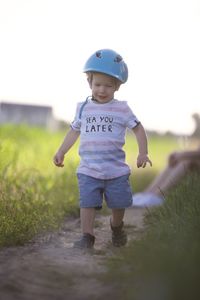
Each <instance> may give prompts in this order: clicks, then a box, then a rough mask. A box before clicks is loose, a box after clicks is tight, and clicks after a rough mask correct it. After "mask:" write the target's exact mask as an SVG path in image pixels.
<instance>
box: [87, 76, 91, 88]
mask: <svg viewBox="0 0 200 300" xmlns="http://www.w3.org/2000/svg"><path fill="white" fill-rule="evenodd" d="M87 81H88V84H89V86H90V88H92V82H91V78H89V77H88V78H87Z"/></svg>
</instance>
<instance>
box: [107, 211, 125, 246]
mask: <svg viewBox="0 0 200 300" xmlns="http://www.w3.org/2000/svg"><path fill="white" fill-rule="evenodd" d="M124 213H125V209H116V208H115V209H112V217H111V219H110V227H111V230H112V243H113V245H114V246H116V247H120V246H124V245H125V244H126V243H127V235H126V233H125V231H124V230H123V226H124V222H123V218H124Z"/></svg>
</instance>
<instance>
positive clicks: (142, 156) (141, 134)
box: [132, 123, 152, 168]
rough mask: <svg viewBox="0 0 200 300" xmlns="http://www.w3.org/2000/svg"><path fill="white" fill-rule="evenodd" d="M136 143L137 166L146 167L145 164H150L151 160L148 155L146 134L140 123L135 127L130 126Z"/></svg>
mask: <svg viewBox="0 0 200 300" xmlns="http://www.w3.org/2000/svg"><path fill="white" fill-rule="evenodd" d="M132 130H133V132H134V134H135V136H136V139H137V143H138V149H139V154H138V157H137V167H138V168H140V167H143V168H145V167H146V164H147V163H149V164H150V166H152V162H151V160H150V159H149V157H148V144H147V136H146V132H145V130H144V127H143V126H142V124H141V123H140V124H138V125H137V126H136V127H134V128H132Z"/></svg>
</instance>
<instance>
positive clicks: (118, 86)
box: [115, 82, 121, 91]
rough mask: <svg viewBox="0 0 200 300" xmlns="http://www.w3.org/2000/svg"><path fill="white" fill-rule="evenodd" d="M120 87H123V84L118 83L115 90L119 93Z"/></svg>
mask: <svg viewBox="0 0 200 300" xmlns="http://www.w3.org/2000/svg"><path fill="white" fill-rule="evenodd" d="M120 85H121V83H119V82H117V83H116V89H115V91H118V90H119V88H120Z"/></svg>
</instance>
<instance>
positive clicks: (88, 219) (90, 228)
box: [80, 207, 95, 235]
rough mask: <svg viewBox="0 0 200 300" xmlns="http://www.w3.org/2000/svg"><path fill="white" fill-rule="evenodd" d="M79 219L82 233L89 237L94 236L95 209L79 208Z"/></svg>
mask: <svg viewBox="0 0 200 300" xmlns="http://www.w3.org/2000/svg"><path fill="white" fill-rule="evenodd" d="M80 218H81V229H82V233H83V234H84V233H89V234H91V235H94V220H95V208H93V207H88V208H85V207H84V208H81V210H80Z"/></svg>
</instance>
